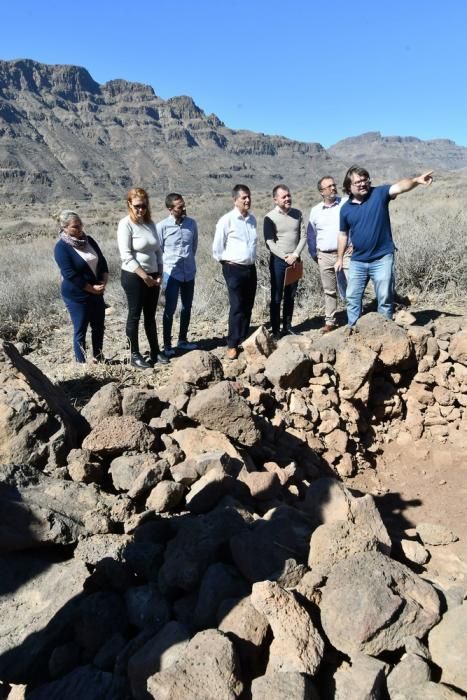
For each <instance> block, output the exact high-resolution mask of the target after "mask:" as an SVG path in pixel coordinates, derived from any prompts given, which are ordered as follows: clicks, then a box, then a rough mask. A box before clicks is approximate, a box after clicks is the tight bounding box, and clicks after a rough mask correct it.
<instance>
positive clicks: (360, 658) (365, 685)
mask: <svg viewBox="0 0 467 700" xmlns="http://www.w3.org/2000/svg"><path fill="white" fill-rule="evenodd" d="M387 671H388V666H387V664H385V663H384V661H380V660H379V659H374V658H373V657H372V656H367V655H366V654H356V655H355V656H354V657H352V662H351V664H347V663H345V662H344V663H343V664H342V665H341V666H340V667H339V669H338V670H337V672H336V673H335V674H334V681H335V684H336V691H335V694H334V700H380V698H383V697H385V687H386V673H387Z"/></svg>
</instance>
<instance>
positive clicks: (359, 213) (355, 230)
mask: <svg viewBox="0 0 467 700" xmlns="http://www.w3.org/2000/svg"><path fill="white" fill-rule="evenodd" d="M389 188H390V185H381V186H380V187H372V188H371V189H370V192H369V194H368V197H367V198H366V199H365V200H364V201H363V202H362V203H361V204H357V203H356V201H355V200H352V199H348V200H347V202H345V204H344V205H343V207H342V209H341V212H340V227H339V228H340V230H341V231H345V232H346V233H347V234H350V237H351V239H352V246H353V253H352V260H358V261H360V262H372V261H373V260H377V259H378V258H382V257H383V255H388V253H393V252H394V241H393V240H392V231H391V222H390V219H389V208H388V205H389V202H390V201H391V197H390V196H389Z"/></svg>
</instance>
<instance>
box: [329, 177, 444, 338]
mask: <svg viewBox="0 0 467 700" xmlns="http://www.w3.org/2000/svg"><path fill="white" fill-rule="evenodd" d="M432 174H433V172H432V171H429V172H426V173H424V174H423V175H419V176H418V177H414V178H405V179H404V180H400V181H399V182H396V183H394V184H393V185H381V186H380V187H372V186H371V180H370V174H369V173H368V171H367V170H365V168H360V167H358V166H352V167H351V168H349V170H348V171H347V173H346V175H345V178H344V183H343V189H344V192H346V193H347V194H348V195H349V199H348V200H347V202H346V203H345V204H344V205H343V207H342V209H341V212H340V234H339V241H338V247H337V261H336V265H335V269H336V272H338V271H339V270H342V269H343V265H344V262H343V259H344V252H345V250H346V247H347V242H348V238H349V235H350V237H351V240H352V258H351V261H350V267H349V274H348V284H347V322H348V324H349V326H354V325H355V323H356V322H357V320H358V319H359V318H360V316H361V314H362V300H363V294H364V292H365V288H366V285H367V283H368V281H369V280H370V279H371V281H372V282H373V286H374V288H375V295H376V300H377V304H378V312H379V313H380V314H382V315H383V316H385V318H387V319H392V314H393V265H394V242H393V238H392V231H391V221H390V218H389V202H390V201H391V200H392V199H395V198H396V197H397V196H398V195H400V194H403V193H404V192H410V191H411V190H413V189H415V187H418V186H419V185H425V186H427V185H431V183H432V182H433V178H432Z"/></svg>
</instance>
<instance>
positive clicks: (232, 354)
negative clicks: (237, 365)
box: [225, 348, 238, 360]
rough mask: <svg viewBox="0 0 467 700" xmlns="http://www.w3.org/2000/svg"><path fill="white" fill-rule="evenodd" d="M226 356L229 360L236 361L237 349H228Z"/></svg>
mask: <svg viewBox="0 0 467 700" xmlns="http://www.w3.org/2000/svg"><path fill="white" fill-rule="evenodd" d="M225 356H226V358H227V359H228V360H236V359H237V357H238V350H237V348H228V350H227V352H226V353H225Z"/></svg>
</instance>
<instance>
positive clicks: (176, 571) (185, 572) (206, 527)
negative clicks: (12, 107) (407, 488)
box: [159, 508, 245, 591]
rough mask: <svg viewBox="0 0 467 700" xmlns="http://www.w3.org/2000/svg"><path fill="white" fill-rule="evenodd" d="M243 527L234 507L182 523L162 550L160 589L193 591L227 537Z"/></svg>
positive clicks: (215, 558) (226, 540)
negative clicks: (173, 588) (163, 554)
mask: <svg viewBox="0 0 467 700" xmlns="http://www.w3.org/2000/svg"><path fill="white" fill-rule="evenodd" d="M244 527H245V525H244V521H243V518H242V517H241V515H240V514H239V513H237V511H236V510H234V509H233V508H223V509H216V510H215V511H212V512H211V513H208V514H207V515H199V516H197V517H191V518H188V519H186V520H185V521H183V522H182V523H181V524H180V526H179V528H178V532H177V535H176V536H175V537H174V538H173V539H172V540H171V541H170V542H169V543H168V545H167V547H166V550H165V556H164V563H163V565H162V566H161V568H160V571H159V584H160V587H161V589H162V590H164V591H165V590H167V589H168V588H172V587H175V588H176V589H180V590H182V591H193V590H194V589H195V588H196V586H197V585H198V583H199V582H200V581H201V578H202V577H203V575H204V572H205V571H206V569H207V568H208V566H209V565H210V564H213V563H214V562H215V561H216V560H217V558H218V556H219V554H220V552H221V550H222V548H223V547H225V544H226V543H227V542H228V541H229V539H230V537H232V536H233V535H235V534H237V533H238V532H240V531H241V530H242V529H243V528H244Z"/></svg>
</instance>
